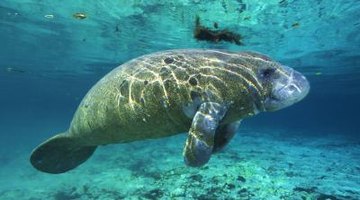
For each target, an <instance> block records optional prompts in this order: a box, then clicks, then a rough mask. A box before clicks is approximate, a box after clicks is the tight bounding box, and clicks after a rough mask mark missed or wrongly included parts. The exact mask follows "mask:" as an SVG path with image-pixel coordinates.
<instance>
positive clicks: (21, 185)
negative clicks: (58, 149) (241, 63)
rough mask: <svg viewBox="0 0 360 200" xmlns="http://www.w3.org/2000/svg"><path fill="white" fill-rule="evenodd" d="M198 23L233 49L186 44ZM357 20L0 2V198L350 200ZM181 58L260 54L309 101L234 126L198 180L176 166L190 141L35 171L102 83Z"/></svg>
mask: <svg viewBox="0 0 360 200" xmlns="http://www.w3.org/2000/svg"><path fill="white" fill-rule="evenodd" d="M76 13H78V14H77V15H76ZM81 16H83V17H81ZM196 16H199V17H200V20H201V24H202V25H203V26H205V27H209V28H210V29H212V30H222V29H226V30H228V31H232V32H234V33H237V34H240V35H241V36H242V39H241V42H242V43H243V45H237V44H234V43H230V42H226V41H220V42H217V43H213V42H209V41H199V40H196V39H195V38H194V28H195V19H196ZM359 19H360V2H359V1H355V0H344V1H335V0H327V1H321V0H318V1H296V0H293V1H291V0H269V1H260V0H256V1H254V0H252V1H250V0H247V1H246V0H228V1H225V0H220V1H204V0H193V1H190V0H188V1H186V0H182V1H135V0H134V1H130V0H129V1H101V2H88V1H76V2H72V1H65V2H58V3H56V2H55V3H54V2H53V1H47V0H42V1H40V0H38V1H34V0H23V1H17V0H2V1H1V2H0V141H1V145H0V163H1V165H0V169H1V170H0V199H57V200H60V199H61V200H64V199H256V200H257V199H360V189H359V188H360V176H359V174H360V136H359V134H360V133H359V132H360V128H359V125H358V120H359V117H358V113H360V106H359V100H360V98H359V97H360V20H359ZM215 22H216V23H217V25H218V28H217V29H216V28H215V27H214V23H215ZM178 48H213V49H214V48H216V49H226V50H232V51H241V50H252V51H258V52H262V53H264V54H267V55H269V56H270V57H272V58H274V59H276V60H278V61H279V62H281V63H284V64H286V65H288V66H290V67H293V68H294V69H296V70H298V71H300V72H302V73H303V74H304V75H305V76H306V77H307V78H308V80H309V81H310V83H311V91H310V93H309V95H308V96H307V97H306V98H305V99H304V100H303V101H301V102H299V103H298V104H296V105H294V106H291V107H289V108H286V109H284V110H281V111H277V112H273V113H261V114H259V115H257V116H254V117H252V118H249V119H246V120H244V121H243V123H242V125H241V127H240V129H239V131H238V134H237V135H236V137H235V138H234V139H233V141H232V142H231V143H230V144H229V146H227V147H226V148H225V149H224V150H223V151H222V152H221V153H219V154H216V155H214V156H213V157H212V158H211V160H210V162H209V163H208V164H207V165H205V166H204V167H201V168H189V167H186V165H185V164H184V163H183V158H182V149H183V145H184V142H185V140H186V134H182V135H178V136H174V137H170V138H162V139H157V140H146V141H139V142H134V143H128V144H118V145H108V146H104V147H100V148H98V150H97V151H96V152H95V154H94V156H92V158H91V159H90V160H88V161H87V162H86V163H84V164H83V165H81V166H80V167H78V168H76V169H75V170H72V171H69V172H67V173H64V174H60V175H51V174H46V173H42V172H39V171H37V170H35V169H34V168H33V167H32V166H31V164H30V162H29V156H30V154H31V151H32V149H33V148H34V147H35V146H37V145H38V144H39V143H40V142H42V141H43V140H45V139H47V138H49V137H51V136H52V135H54V134H56V133H59V132H62V131H64V130H66V129H67V128H68V126H69V123H70V121H71V119H72V116H73V114H74V112H75V110H76V108H77V106H78V104H79V103H80V101H81V99H82V98H83V96H84V95H85V94H86V92H87V91H88V90H89V89H90V88H91V86H92V85H94V84H95V83H96V82H97V81H98V80H99V79H100V78H101V77H103V76H104V75H105V74H106V73H108V72H109V71H110V70H112V69H113V68H115V67H117V66H119V65H120V64H122V63H125V62H126V61H128V60H130V59H132V58H136V57H138V56H141V55H144V54H147V53H152V52H155V51H160V50H168V49H178Z"/></svg>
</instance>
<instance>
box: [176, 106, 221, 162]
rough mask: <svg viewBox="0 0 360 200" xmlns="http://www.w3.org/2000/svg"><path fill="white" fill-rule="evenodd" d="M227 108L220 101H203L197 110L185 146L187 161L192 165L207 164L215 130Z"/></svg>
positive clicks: (185, 158)
mask: <svg viewBox="0 0 360 200" xmlns="http://www.w3.org/2000/svg"><path fill="white" fill-rule="evenodd" d="M225 112H226V108H225V107H224V106H223V105H221V104H218V103H212V102H206V103H202V104H201V105H200V107H199V109H198V111H197V112H196V114H195V116H194V119H193V121H192V124H191V128H190V130H189V135H188V138H187V140H186V144H185V148H184V153H183V154H184V160H185V163H186V164H187V165H189V166H192V167H199V166H202V165H204V164H206V163H207V162H208V161H209V159H210V156H211V154H212V151H213V147H214V137H215V131H216V129H217V127H218V125H219V122H220V120H221V119H222V118H223V117H224V115H225Z"/></svg>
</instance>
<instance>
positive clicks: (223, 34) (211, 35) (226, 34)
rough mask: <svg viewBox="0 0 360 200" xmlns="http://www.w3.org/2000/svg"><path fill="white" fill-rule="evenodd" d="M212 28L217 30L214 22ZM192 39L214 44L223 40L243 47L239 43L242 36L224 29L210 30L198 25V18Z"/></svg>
mask: <svg viewBox="0 0 360 200" xmlns="http://www.w3.org/2000/svg"><path fill="white" fill-rule="evenodd" d="M214 27H215V28H218V23H216V22H215V23H214ZM194 38H196V39H197V40H205V41H209V42H215V43H217V42H220V41H222V40H223V41H227V42H231V43H235V44H237V45H243V43H242V42H241V41H240V40H241V39H242V36H241V35H240V34H237V33H234V32H231V31H228V30H226V29H223V30H210V29H209V28H208V27H205V26H202V25H201V24H200V17H199V16H196V20H195V30H194Z"/></svg>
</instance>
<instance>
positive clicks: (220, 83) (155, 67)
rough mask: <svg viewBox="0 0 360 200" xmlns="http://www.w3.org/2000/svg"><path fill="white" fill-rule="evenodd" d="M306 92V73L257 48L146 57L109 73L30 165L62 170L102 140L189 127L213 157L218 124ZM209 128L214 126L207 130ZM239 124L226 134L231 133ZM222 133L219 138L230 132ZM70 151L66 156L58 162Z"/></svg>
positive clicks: (156, 135)
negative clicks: (266, 54) (281, 62)
mask: <svg viewBox="0 0 360 200" xmlns="http://www.w3.org/2000/svg"><path fill="white" fill-rule="evenodd" d="M308 91H309V84H308V82H307V80H306V78H305V77H304V76H303V75H301V74H300V73H298V72H296V71H295V70H293V69H291V68H288V67H285V66H282V65H281V64H279V63H277V62H274V61H272V60H271V59H270V58H268V57H266V56H264V55H261V54H258V53H253V52H227V51H220V50H196V49H193V50H192V49H189V50H172V51H164V52H158V53H154V54H149V55H145V56H142V57H139V58H137V59H134V60H131V61H129V62H127V63H125V64H123V65H121V66H119V67H118V68H116V69H114V70H113V71H111V72H110V73H109V74H107V75H106V76H105V77H103V78H102V79H101V80H100V81H99V82H98V83H97V84H96V85H95V86H94V87H93V88H92V89H91V90H90V91H89V92H88V93H87V95H86V96H85V97H84V99H83V100H82V102H81V104H80V105H79V107H78V109H77V111H76V113H75V115H74V118H73V120H72V122H71V125H70V128H69V129H68V131H66V132H65V133H62V134H59V135H57V136H55V137H53V138H50V139H49V140H48V141H46V142H44V143H43V144H41V145H40V146H39V147H38V148H37V149H35V150H34V152H33V155H32V157H31V162H32V164H33V165H34V166H35V167H36V168H37V169H39V170H41V171H45V172H49V173H62V172H65V171H68V170H70V169H73V168H75V167H76V166H77V165H79V164H81V163H82V162H84V161H85V160H86V159H87V158H88V157H89V156H90V155H91V154H92V152H93V151H94V150H95V148H96V146H98V145H103V144H110V143H124V142H131V141H136V140H143V139H152V138H161V137H166V136H171V135H175V134H179V133H183V132H188V131H189V129H190V133H189V135H190V136H191V135H192V136H194V138H195V139H196V140H201V141H203V140H207V141H206V142H205V143H204V144H205V151H209V153H210V154H211V151H215V149H213V148H214V145H215V147H216V144H214V143H216V141H214V134H215V130H216V129H218V130H220V128H219V127H223V128H222V129H224V130H225V128H226V126H227V125H229V127H230V125H232V124H236V126H234V127H236V128H237V127H238V124H239V120H241V119H244V118H246V117H249V116H253V115H255V114H257V113H258V112H262V111H274V110H278V109H281V108H284V107H287V106H289V105H292V104H293V103H295V102H297V101H299V100H301V99H302V98H304V97H305V96H306V94H307V93H308ZM201 106H202V107H201ZM201 109H203V110H204V111H201V112H202V113H204V114H201V113H200V111H199V110H201ZM198 111H199V112H198ZM197 112H198V114H197ZM214 112H215V113H214ZM194 116H195V118H196V119H194ZM199 117H200V118H201V119H200V118H199ZM207 117H209V120H207V121H206V120H205V121H204V119H205V118H207ZM201 120H202V121H201ZM196 122H199V123H196ZM200 122H201V123H200ZM211 126H214V127H213V129H215V130H207V127H211ZM224 127H225V128H224ZM191 128H192V129H193V132H196V133H194V134H191V133H192V131H191ZM236 128H232V129H231V131H228V132H229V135H231V137H232V135H233V134H234V132H235V131H236ZM200 129H201V130H200ZM203 129H204V130H203ZM226 130H230V129H226ZM200 132H203V133H204V134H203V133H200ZM218 132H219V131H218ZM220 132H221V133H219V134H218V133H216V134H218V136H217V137H216V138H218V139H216V140H217V141H220V140H223V139H224V137H225V136H224V135H225V132H224V133H223V131H220ZM207 134H208V136H209V137H207ZM205 137H206V138H205ZM231 137H230V139H231ZM58 141H59V142H58ZM195 142H196V143H195ZM195 142H194V141H193V142H192V145H193V146H192V147H185V153H184V154H185V156H186V157H189V156H193V158H192V159H195V160H194V161H191V160H190V161H189V162H190V163H188V162H187V163H188V164H189V165H193V166H201V165H203V164H205V163H206V162H207V161H208V159H209V157H210V155H207V156H206V158H205V159H204V160H203V161H201V162H199V163H196V162H197V160H201V159H200V158H199V156H201V155H193V154H195V151H196V149H198V148H199V147H200V146H199V145H198V141H195ZM227 142H228V141H225V142H224V145H225V144H226V143H227ZM188 143H189V141H188V142H187V143H186V146H189V145H190V144H188ZM60 144H61V145H60ZM181 145H182V144H181ZM181 145H180V144H179V148H180V146H181ZM202 145H203V144H202ZM209 145H210V146H211V148H208V146H209ZM64 148H66V150H65V151H64V150H61V149H64ZM186 148H192V149H190V150H188V151H186ZM194 149H195V150H194ZM61 151H63V152H61ZM199 152H203V151H199ZM64 154H66V155H68V156H67V157H68V158H62V161H61V162H62V164H59V163H57V164H55V163H56V162H60V161H58V160H59V157H64ZM200 154H202V153H200ZM50 156H52V157H53V158H51V159H50V158H48V157H50ZM70 156H71V157H70ZM65 157H66V156H65ZM193 162H195V163H193ZM192 163H193V164H192Z"/></svg>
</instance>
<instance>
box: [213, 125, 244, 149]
mask: <svg viewBox="0 0 360 200" xmlns="http://www.w3.org/2000/svg"><path fill="white" fill-rule="evenodd" d="M240 123H241V120H239V121H236V122H233V123H230V124H225V125H220V126H219V127H218V128H217V129H216V132H215V143H214V148H213V153H217V152H219V151H220V150H221V149H223V148H224V147H225V146H226V145H227V144H229V142H230V140H231V139H232V138H233V137H234V135H235V133H236V131H237V130H238V128H239V126H240Z"/></svg>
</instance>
